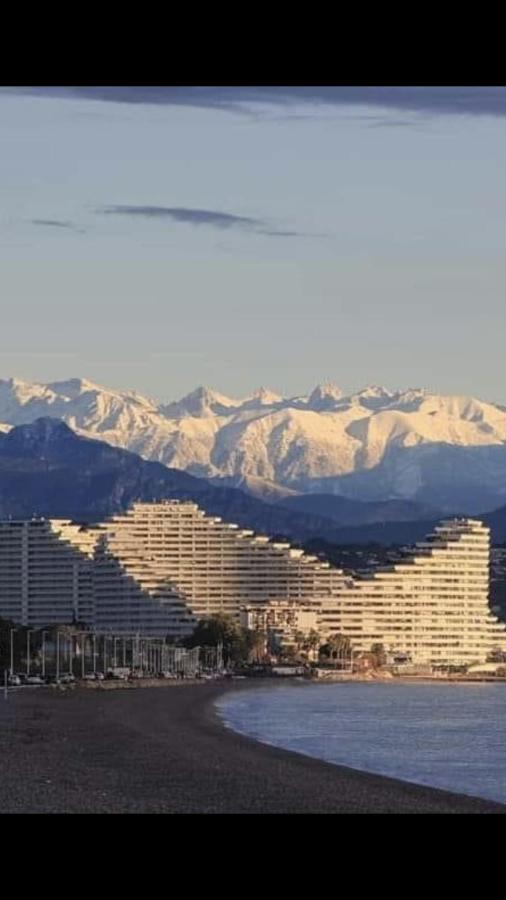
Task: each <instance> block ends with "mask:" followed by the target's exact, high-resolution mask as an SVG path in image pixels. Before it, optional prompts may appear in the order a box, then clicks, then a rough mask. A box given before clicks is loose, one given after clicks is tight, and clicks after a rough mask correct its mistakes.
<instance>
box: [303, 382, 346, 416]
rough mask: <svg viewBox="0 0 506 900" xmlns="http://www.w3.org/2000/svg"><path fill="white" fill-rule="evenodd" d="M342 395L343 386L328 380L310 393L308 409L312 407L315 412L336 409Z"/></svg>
mask: <svg viewBox="0 0 506 900" xmlns="http://www.w3.org/2000/svg"><path fill="white" fill-rule="evenodd" d="M342 396H343V392H342V390H341V388H339V387H338V386H337V384H333V383H332V382H331V381H327V382H324V383H323V384H318V385H317V386H316V387H315V389H314V391H312V393H311V394H310V395H309V399H308V401H307V406H308V409H312V410H314V411H315V412H324V411H325V410H329V409H335V408H336V406H338V405H339V401H340V400H341V399H342Z"/></svg>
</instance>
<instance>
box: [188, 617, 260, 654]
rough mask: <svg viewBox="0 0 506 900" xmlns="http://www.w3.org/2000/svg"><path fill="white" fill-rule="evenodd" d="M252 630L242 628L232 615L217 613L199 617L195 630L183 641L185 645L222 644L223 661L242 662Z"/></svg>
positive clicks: (248, 650)
mask: <svg viewBox="0 0 506 900" xmlns="http://www.w3.org/2000/svg"><path fill="white" fill-rule="evenodd" d="M253 634H254V632H251V631H249V630H248V629H247V628H242V627H241V626H240V625H239V623H238V622H236V620H235V619H234V618H233V616H229V615H226V614H225V613H217V614H216V615H215V616H209V617H208V618H206V619H200V620H199V622H198V624H197V627H196V628H195V631H194V632H193V634H192V635H190V636H189V637H187V638H186V639H185V641H184V645H185V646H186V647H216V646H217V645H218V644H222V645H223V661H224V663H225V665H227V664H228V663H230V662H242V661H245V660H246V659H247V658H248V654H249V652H250V649H251V646H252V637H251V635H253Z"/></svg>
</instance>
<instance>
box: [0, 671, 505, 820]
mask: <svg viewBox="0 0 506 900" xmlns="http://www.w3.org/2000/svg"><path fill="white" fill-rule="evenodd" d="M249 686H250V685H248V684H245V683H240V684H238V683H236V684H230V685H226V684H216V683H214V684H212V683H209V684H198V685H194V684H193V685H185V684H179V685H171V686H166V687H165V686H164V687H163V688H148V689H144V690H115V691H86V690H80V689H76V690H74V691H69V692H66V693H60V692H58V691H55V690H50V689H45V688H42V689H35V690H29V689H28V690H26V689H25V690H19V691H13V692H11V693H10V694H9V697H8V699H7V700H4V699H3V697H2V698H1V699H0V750H1V752H0V810H1V811H2V813H3V814H8V813H208V814H209V813H210V814H219V813H227V814H233V813H240V814H258V813H269V814H273V813H274V814H283V813H348V814H349V813H505V812H506V806H503V805H501V804H496V803H492V802H490V801H487V800H480V799H477V798H476V799H475V798H471V797H464V796H459V795H457V794H451V793H449V792H446V791H439V790H435V789H430V788H425V787H419V786H417V785H413V784H408V783H406V782H401V781H396V780H394V779H390V778H384V777H381V776H377V775H370V774H367V773H361V772H356V771H354V770H353V769H348V768H344V767H341V766H334V765H331V764H329V763H325V762H320V761H318V760H313V759H310V758H308V757H305V756H299V755H298V754H296V753H291V752H288V751H285V750H279V749H276V748H274V747H269V746H265V745H263V744H259V743H257V742H255V741H253V740H251V739H249V738H246V737H244V736H242V735H239V734H235V733H234V732H231V731H230V730H228V729H227V728H225V727H224V726H223V725H222V723H221V721H220V719H219V717H218V715H217V714H216V712H215V708H214V700H215V699H216V698H217V697H218V696H219V695H220V694H222V693H223V691H224V690H227V691H229V690H245V689H246V690H247V689H248V688H249ZM255 686H256V685H255Z"/></svg>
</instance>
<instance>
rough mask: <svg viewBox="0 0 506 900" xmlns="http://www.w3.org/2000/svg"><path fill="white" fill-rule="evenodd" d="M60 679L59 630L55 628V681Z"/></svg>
mask: <svg viewBox="0 0 506 900" xmlns="http://www.w3.org/2000/svg"><path fill="white" fill-rule="evenodd" d="M59 680H60V632H59V629H56V682H57V683H58V682H59Z"/></svg>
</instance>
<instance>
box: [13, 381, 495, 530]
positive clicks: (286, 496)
mask: <svg viewBox="0 0 506 900" xmlns="http://www.w3.org/2000/svg"><path fill="white" fill-rule="evenodd" d="M47 416H50V417H51V418H53V419H54V418H56V419H61V420H62V421H64V422H65V423H66V424H67V425H69V426H70V428H72V429H73V430H74V431H75V432H76V433H77V434H79V435H82V436H85V437H88V438H93V439H98V440H102V441H106V442H107V443H108V444H110V445H113V446H116V447H120V448H123V449H126V450H130V451H132V452H134V453H137V454H139V455H140V456H142V457H143V458H144V459H146V460H150V461H156V462H159V463H162V464H164V465H165V466H169V467H170V468H171V469H172V470H174V469H178V470H183V471H185V472H187V473H189V474H191V475H194V476H196V477H199V478H205V479H209V480H210V481H211V483H212V484H213V485H214V486H220V485H221V486H223V487H227V488H231V487H239V488H240V489H241V490H242V491H243V492H244V491H245V492H247V493H248V494H250V495H252V496H254V497H256V498H257V499H260V500H264V501H266V502H267V503H268V504H270V505H273V504H279V503H281V504H282V505H283V506H284V505H290V504H291V506H292V509H295V508H299V509H301V508H302V506H304V501H303V500H302V501H301V500H296V499H294V498H298V497H305V496H310V495H315V494H316V495H324V496H326V497H330V498H333V497H335V498H336V500H339V499H340V500H350V501H360V502H365V503H368V504H369V503H376V504H385V503H391V502H392V501H393V502H396V503H400V504H401V507H400V508H402V504H408V506H405V507H404V511H405V513H406V512H407V510H408V509H409V510H410V512H409V514H408V519H409V518H413V517H414V518H420V519H423V520H425V519H426V518H428V517H430V516H428V510H427V508H431V509H433V510H434V513H435V514H436V515H437V514H438V513H439V512H441V511H442V512H443V513H454V512H466V513H471V514H477V513H482V512H483V511H484V510H485V511H486V510H492V509H494V508H496V507H499V506H501V505H502V504H504V503H505V502H506V408H504V407H502V406H499V405H496V404H492V403H486V402H483V401H481V400H478V399H476V398H473V397H467V396H443V395H439V394H435V393H431V392H429V391H426V390H423V389H418V388H416V389H408V390H399V391H390V390H387V389H386V388H382V387H376V386H373V387H368V388H365V389H364V390H361V391H358V392H356V393H353V394H348V395H344V394H343V393H342V392H341V391H340V390H339V388H338V387H336V386H335V385H332V384H322V385H319V386H317V387H316V388H315V389H314V390H313V391H312V392H311V393H309V394H308V395H307V396H300V397H292V398H285V397H282V396H280V395H279V394H277V393H275V392H273V391H269V390H267V389H264V388H262V389H260V390H259V391H257V392H255V393H254V394H252V395H251V396H249V397H246V398H244V399H242V400H235V399H233V398H230V397H227V396H225V395H223V394H219V393H217V392H216V391H212V390H209V389H207V388H197V389H196V390H195V391H193V392H192V393H190V394H188V395H187V396H186V397H183V398H182V399H181V400H177V401H170V402H164V403H158V402H156V401H154V400H151V399H149V398H147V397H144V396H143V395H142V394H139V393H137V392H136V391H117V390H112V389H108V388H104V387H101V386H99V385H96V384H93V383H92V382H90V381H86V380H85V379H81V378H72V379H70V380H67V381H59V382H52V383H49V384H39V383H30V382H25V381H21V380H19V379H15V378H10V379H7V380H3V381H0V432H7V431H8V430H9V429H10V428H12V427H13V426H17V425H21V424H28V423H31V422H34V421H35V420H36V419H38V418H40V417H47ZM317 502H318V503H319V504H322V503H323V506H321V513H322V514H324V511H325V510H326V509H327V510H328V509H329V508H331V507H332V501H331V500H327V501H322V500H321V499H320V500H319V501H317ZM298 504H301V506H300V507H298ZM409 504H412V506H411V507H409ZM305 510H306V511H307V512H312V513H313V514H314V513H315V512H316V511H317V510H316V508H315V507H314V505H313V506H312V508H311V509H310V508H309V507H308V506H306V507H305ZM384 510H385V515H386V516H387V518H391V516H390V512H392V513H395V506H393V507H390V509H388V508H387V507H384ZM369 512H371V510H369ZM325 515H327V512H325ZM331 518H334V519H335V517H334V516H332V517H331ZM394 518H395V515H394ZM336 521H337V520H336ZM345 524H355V522H354V521H350V520H349V519H348V520H347V521H346V522H345Z"/></svg>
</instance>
